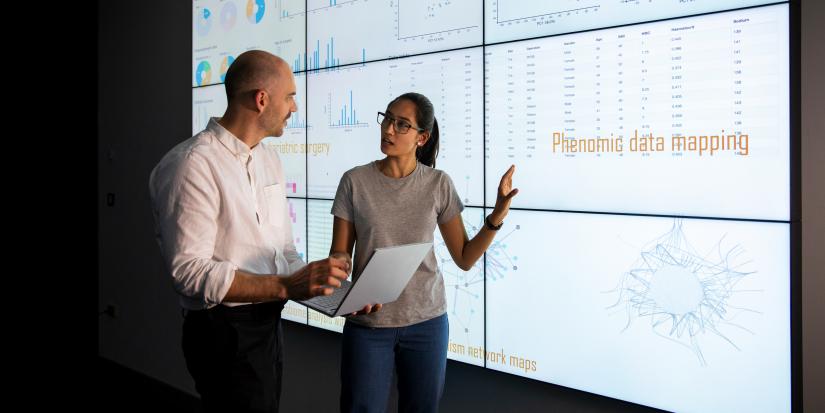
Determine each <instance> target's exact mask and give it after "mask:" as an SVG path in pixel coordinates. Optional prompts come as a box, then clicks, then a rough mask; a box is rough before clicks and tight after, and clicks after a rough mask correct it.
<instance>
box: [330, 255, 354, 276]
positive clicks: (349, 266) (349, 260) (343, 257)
mask: <svg viewBox="0 0 825 413" xmlns="http://www.w3.org/2000/svg"><path fill="white" fill-rule="evenodd" d="M329 256H330V258H336V259H339V260H342V261H346V262H347V269H346V271H347V273H348V274H352V257H350V256H349V254H347V253H346V252H333V253H332V254H330V255H329Z"/></svg>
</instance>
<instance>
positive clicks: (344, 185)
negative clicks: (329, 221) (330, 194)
mask: <svg viewBox="0 0 825 413" xmlns="http://www.w3.org/2000/svg"><path fill="white" fill-rule="evenodd" d="M330 212H331V213H332V215H334V216H336V217H339V218H341V219H345V220H347V221H349V222H354V221H355V218H353V216H354V215H355V214H354V208H353V206H352V177H351V176H350V174H349V173H345V174H344V176H342V177H341V181H340V182H338V190H337V191H336V192H335V200H334V201H333V202H332V210H331V211H330Z"/></svg>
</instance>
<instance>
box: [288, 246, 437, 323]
mask: <svg viewBox="0 0 825 413" xmlns="http://www.w3.org/2000/svg"><path fill="white" fill-rule="evenodd" d="M432 247H433V243H432V242H424V243H419V244H406V245H398V246H395V247H386V248H376V249H375V251H374V252H373V253H372V257H370V260H369V262H368V263H367V266H366V268H364V271H363V272H361V276H360V277H358V279H356V280H355V281H353V282H350V281H346V280H345V281H342V282H341V287H340V288H336V289H335V290H334V292H333V293H332V294H331V295H319V296H316V297H313V298H310V299H309V300H304V301H300V303H301V304H303V305H305V306H307V307H309V308H311V309H313V310H316V311H319V312H321V313H323V314H326V315H328V316H330V317H336V316H339V315H344V314H349V313H353V312H356V311H360V310H362V309H363V308H364V306H366V305H367V304H379V303H380V304H386V303H390V302H393V301H395V300H397V299H398V296H400V295H401V292H402V291H404V288H405V287H406V286H407V283H408V282H410V278H412V276H413V274H415V270H417V269H418V266H419V265H421V261H423V260H424V257H425V256H426V255H427V253H428V252H430V249H432Z"/></svg>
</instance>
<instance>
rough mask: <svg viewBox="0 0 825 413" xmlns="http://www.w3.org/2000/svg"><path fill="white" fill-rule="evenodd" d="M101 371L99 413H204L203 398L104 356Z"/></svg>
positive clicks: (99, 373) (99, 367) (100, 363)
mask: <svg viewBox="0 0 825 413" xmlns="http://www.w3.org/2000/svg"><path fill="white" fill-rule="evenodd" d="M97 369H98V373H97V380H98V385H99V389H100V390H99V391H100V393H99V394H98V396H99V397H98V398H97V400H98V408H97V409H96V410H97V411H99V412H124V411H129V412H132V411H144V412H154V411H172V412H176V413H178V412H179V413H189V412H191V413H195V412H197V413H200V412H202V411H203V409H201V405H200V403H201V401H200V399H199V398H196V397H194V396H191V395H189V394H187V393H185V392H182V391H180V390H178V389H176V388H174V387H171V386H169V385H167V384H166V383H162V382H160V381H158V380H155V379H153V378H151V377H148V376H145V375H143V374H142V373H138V372H136V371H134V370H132V369H129V368H126V367H123V366H122V365H120V364H117V363H115V362H113V361H110V360H108V359H105V358H103V357H99V356H98V358H97Z"/></svg>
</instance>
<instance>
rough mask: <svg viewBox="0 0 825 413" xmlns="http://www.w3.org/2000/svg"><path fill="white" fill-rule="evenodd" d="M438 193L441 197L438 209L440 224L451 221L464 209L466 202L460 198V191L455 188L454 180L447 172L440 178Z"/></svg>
mask: <svg viewBox="0 0 825 413" xmlns="http://www.w3.org/2000/svg"><path fill="white" fill-rule="evenodd" d="M438 194H439V197H440V198H441V199H440V202H439V204H440V208H439V211H438V223H439V224H443V223H445V222H448V221H450V220H451V219H453V218H455V216H456V215H457V214H460V213H461V211H463V210H464V204H463V203H462V202H461V198H459V196H458V192H456V190H455V185H453V180H452V179H451V178H450V176H449V175H447V174H446V173H445V174H443V175H442V179H441V180H440V185H439V191H438Z"/></svg>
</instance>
